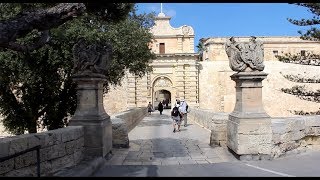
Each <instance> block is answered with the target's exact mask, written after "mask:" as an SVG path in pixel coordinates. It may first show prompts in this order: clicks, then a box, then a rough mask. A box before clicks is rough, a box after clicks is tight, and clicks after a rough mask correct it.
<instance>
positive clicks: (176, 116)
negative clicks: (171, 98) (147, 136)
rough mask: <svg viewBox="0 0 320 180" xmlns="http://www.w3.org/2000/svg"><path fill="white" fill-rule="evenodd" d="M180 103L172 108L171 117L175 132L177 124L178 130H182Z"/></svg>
mask: <svg viewBox="0 0 320 180" xmlns="http://www.w3.org/2000/svg"><path fill="white" fill-rule="evenodd" d="M179 106H180V105H179V104H176V106H174V107H173V108H172V110H171V118H172V120H173V132H174V133H175V132H176V125H177V126H178V131H180V124H181V113H180V111H179Z"/></svg>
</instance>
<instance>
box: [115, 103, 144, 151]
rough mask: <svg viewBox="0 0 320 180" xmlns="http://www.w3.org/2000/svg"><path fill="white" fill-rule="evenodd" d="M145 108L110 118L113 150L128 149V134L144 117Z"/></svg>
mask: <svg viewBox="0 0 320 180" xmlns="http://www.w3.org/2000/svg"><path fill="white" fill-rule="evenodd" d="M147 113H148V112H147V108H145V107H141V108H133V109H129V110H127V111H124V112H121V113H117V114H115V115H114V116H112V117H111V122H112V146H113V147H115V148H128V147H129V137H128V133H129V132H130V131H131V130H132V129H133V128H134V127H135V126H136V125H137V124H138V123H139V122H140V121H141V120H142V119H143V118H144V117H145V116H146V114H147Z"/></svg>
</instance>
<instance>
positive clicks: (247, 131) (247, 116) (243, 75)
mask: <svg viewBox="0 0 320 180" xmlns="http://www.w3.org/2000/svg"><path fill="white" fill-rule="evenodd" d="M266 77H267V74H266V73H264V72H259V71H254V72H239V73H235V74H233V75H232V76H231V79H232V80H234V81H235V82H236V104H235V108H234V110H233V112H231V113H230V114H229V119H228V123H227V146H228V148H229V149H230V150H232V151H233V152H234V153H235V154H236V155H237V156H238V157H239V158H240V159H246V160H250V159H252V158H253V159H262V158H263V159H269V158H270V157H271V156H270V154H271V140H272V129H271V118H270V116H269V115H268V114H267V113H266V112H265V110H264V108H263V104H262V81H263V80H264V79H265V78H266Z"/></svg>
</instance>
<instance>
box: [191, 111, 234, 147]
mask: <svg viewBox="0 0 320 180" xmlns="http://www.w3.org/2000/svg"><path fill="white" fill-rule="evenodd" d="M228 115H229V113H223V112H213V111H211V110H204V109H198V108H190V112H189V113H188V120H191V121H194V122H196V123H198V124H200V125H201V126H203V127H205V128H207V129H209V130H211V135H210V145H211V146H213V145H219V146H226V143H227V121H228ZM208 139H209V137H208Z"/></svg>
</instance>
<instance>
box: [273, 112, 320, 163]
mask: <svg viewBox="0 0 320 180" xmlns="http://www.w3.org/2000/svg"><path fill="white" fill-rule="evenodd" d="M271 122H272V133H273V137H272V144H273V145H272V150H271V153H272V156H273V157H280V156H283V155H285V154H294V153H300V152H303V151H305V150H306V149H316V150H318V149H319V147H320V116H319V115H318V116H296V117H290V118H273V119H272V121H271Z"/></svg>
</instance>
